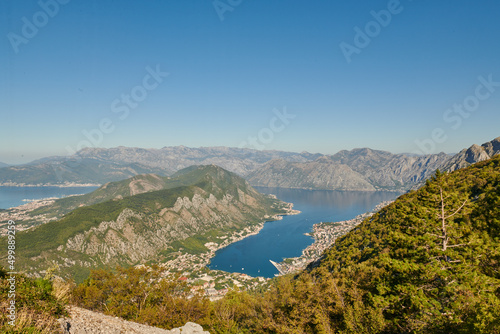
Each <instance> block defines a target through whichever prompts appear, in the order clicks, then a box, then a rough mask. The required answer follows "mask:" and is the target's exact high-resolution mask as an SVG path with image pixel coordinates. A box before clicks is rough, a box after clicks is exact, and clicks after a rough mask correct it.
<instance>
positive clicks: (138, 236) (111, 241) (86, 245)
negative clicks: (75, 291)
mask: <svg viewBox="0 0 500 334" xmlns="http://www.w3.org/2000/svg"><path fill="white" fill-rule="evenodd" d="M148 178H149V179H151V178H157V177H155V176H148V177H146V179H148ZM136 181H138V179H137V178H133V179H132V180H128V181H127V182H128V187H129V189H128V192H129V193H130V194H133V193H135V192H137V189H138V188H135V186H132V185H134V184H135V185H137V183H136ZM163 182H165V183H163ZM167 183H168V185H169V186H168V187H166V189H162V190H156V191H149V192H143V193H140V194H134V195H131V196H128V197H123V194H124V193H123V192H122V193H121V195H119V196H118V197H115V198H113V199H111V200H108V201H105V202H101V203H98V204H93V205H89V206H84V207H80V208H77V209H75V210H73V211H71V212H70V213H68V214H67V215H65V216H64V217H63V218H62V219H60V220H58V221H52V222H49V223H46V224H44V225H41V226H39V227H36V228H34V229H32V230H28V231H24V232H20V233H18V234H17V236H16V241H17V245H18V246H17V248H16V250H17V254H19V255H18V258H17V260H18V261H17V263H18V267H19V269H22V270H29V272H30V273H40V272H43V271H44V270H45V269H47V268H48V267H51V266H54V265H58V266H59V267H60V268H61V272H62V273H63V274H65V275H66V276H71V277H74V278H83V277H86V276H87V275H88V272H89V269H90V268H111V267H114V266H116V265H122V266H130V265H136V264H140V263H144V262H146V261H153V262H156V263H158V262H162V261H164V260H165V259H166V258H168V257H169V256H171V254H173V253H175V252H199V251H205V250H207V248H206V247H205V246H204V245H205V244H206V243H209V242H212V243H216V244H217V243H222V238H223V237H224V236H225V235H227V234H228V233H231V232H233V231H239V230H242V229H243V228H245V227H247V226H252V225H256V224H259V223H261V222H262V221H264V220H268V219H271V218H270V217H271V216H273V215H275V214H278V213H283V212H284V210H283V209H282V208H283V207H284V203H283V202H280V201H279V200H276V199H274V198H271V197H269V196H266V195H262V194H260V193H258V192H257V191H255V190H254V189H253V188H252V187H251V186H250V185H249V184H248V183H247V182H246V181H245V180H243V179H242V178H240V177H239V176H237V175H236V174H233V173H230V172H228V171H226V170H224V169H222V168H220V167H217V166H195V167H193V168H189V169H186V170H183V171H181V172H179V173H178V174H177V175H176V176H175V177H174V178H172V179H169V180H161V179H160V182H159V183H158V184H156V185H159V186H162V187H163V186H165V184H167ZM141 184H142V185H144V184H149V183H144V182H143V183H141ZM123 185H124V183H119V184H111V185H107V186H105V187H102V188H101V189H99V190H97V191H96V192H97V194H100V195H103V196H104V197H103V198H109V196H110V195H109V194H111V196H113V195H114V194H116V188H120V187H119V186H123ZM108 188H109V193H107V191H108ZM143 190H144V189H143V188H142V190H141V191H143ZM150 190H153V189H150ZM94 195H95V194H94ZM5 243H6V238H3V239H0V244H2V245H4V244H5ZM5 247H6V244H5ZM0 259H1V260H3V261H5V256H2V257H0ZM3 261H2V262H3Z"/></svg>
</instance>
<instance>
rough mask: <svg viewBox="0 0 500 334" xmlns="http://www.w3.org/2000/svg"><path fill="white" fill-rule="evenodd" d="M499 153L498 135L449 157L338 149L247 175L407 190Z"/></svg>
mask: <svg viewBox="0 0 500 334" xmlns="http://www.w3.org/2000/svg"><path fill="white" fill-rule="evenodd" d="M498 153H500V138H497V139H494V140H493V141H491V142H488V143H485V144H483V145H482V146H478V145H473V146H472V147H470V148H468V149H465V150H463V151H461V152H460V153H458V154H457V155H455V156H453V157H451V156H449V155H447V154H444V153H439V154H431V155H425V156H408V155H405V154H392V153H389V152H385V151H377V150H371V149H368V148H362V149H354V150H351V151H340V152H338V153H337V154H334V155H332V156H322V157H319V158H318V159H316V160H315V161H308V162H290V161H284V160H272V161H270V162H268V163H266V164H265V165H263V166H262V167H260V168H259V169H257V170H256V171H254V172H252V173H250V174H249V175H248V176H247V179H248V181H249V182H250V183H251V184H253V185H255V186H268V187H282V188H306V189H330V190H362V191H373V190H395V191H406V190H409V189H411V188H413V187H415V186H416V185H418V184H420V183H422V182H423V181H425V180H426V179H428V178H429V177H430V176H431V175H432V174H434V172H435V171H436V170H437V169H440V170H446V171H453V170H456V169H459V168H463V167H467V166H469V165H471V164H473V163H476V162H480V161H484V160H487V159H489V158H490V157H493V156H494V155H496V154H498Z"/></svg>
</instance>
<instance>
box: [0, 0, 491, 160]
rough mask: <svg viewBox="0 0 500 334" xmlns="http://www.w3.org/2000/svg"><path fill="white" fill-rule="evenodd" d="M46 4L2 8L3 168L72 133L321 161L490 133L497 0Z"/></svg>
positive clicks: (8, 0) (110, 142)
mask: <svg viewBox="0 0 500 334" xmlns="http://www.w3.org/2000/svg"><path fill="white" fill-rule="evenodd" d="M56 1H57V0H41V1H40V2H37V1H15V0H3V1H1V2H0V57H1V63H0V112H1V124H2V127H1V133H0V142H1V147H0V161H2V162H7V163H22V162H28V161H30V160H33V159H35V158H40V157H44V156H49V155H67V154H68V152H69V150H68V148H71V149H75V148H76V147H77V146H78V145H84V144H85V143H84V141H85V140H87V139H86V137H85V135H84V134H83V133H82V131H89V132H91V133H92V134H93V135H94V137H93V138H94V143H91V145H92V146H99V147H115V146H133V147H144V148H161V147H163V146H173V145H185V146H190V147H199V146H234V147H236V146H239V145H241V144H242V143H243V142H245V141H246V142H247V145H246V147H257V148H265V149H278V150H288V151H304V150H306V151H309V152H321V153H335V152H337V151H339V150H341V149H352V148H356V147H371V148H374V149H382V150H387V151H391V152H394V153H400V152H414V151H416V150H418V149H419V146H418V145H417V144H416V140H419V141H421V142H422V141H425V145H427V146H423V147H427V150H428V151H429V152H430V151H432V152H439V151H444V152H456V151H458V150H460V149H461V148H463V147H468V146H470V145H471V144H473V143H478V144H481V143H483V142H485V141H488V140H491V139H493V138H495V137H497V136H500V127H499V124H500V112H499V111H500V83H499V84H495V82H500V20H499V19H498V18H499V15H500V2H498V1H496V0H490V1H472V0H471V1H464V0H457V1H453V2H451V1H446V2H445V1H431V0H413V1H410V0H401V1H400V2H399V4H398V1H395V0H391V1H374V0H364V1H347V0H345V1H331V0H318V1H314V2H312V1H306V0H300V1H299V0H287V1H268V0H241V1H239V0H221V1H219V2H212V1H210V0H203V1H202V0H192V1H186V0H178V1H160V0H151V1H128V0H120V1H118V0H115V1H111V0H108V1H97V0H87V1H82V0H71V1H68V0H64V1H63V0H59V1H60V2H62V3H63V4H61V3H59V2H56ZM55 3H57V4H58V5H57V6H58V8H56V7H55V6H54V4H55ZM43 4H46V5H43ZM214 4H215V5H217V6H218V7H217V8H216V6H215V5H214ZM42 5H43V6H42ZM224 6H225V7H224ZM43 7H45V9H44V8H43ZM382 10H383V11H384V12H380V11H382ZM372 11H374V12H376V13H380V14H379V15H380V17H379V21H380V22H381V23H377V21H376V20H375V17H374V16H373V15H372ZM387 13H389V14H390V20H389V18H388V17H387V15H385V16H384V14H387ZM221 18H222V19H221ZM389 21H390V22H389ZM356 27H358V28H359V30H355V28H356ZM30 28H31V29H30ZM33 28H35V30H33ZM367 29H368V30H367ZM36 30H38V31H36ZM359 31H361V34H363V35H365V36H362V35H361V34H359ZM367 33H368V35H366V34H367ZM370 35H371V36H372V37H370ZM360 36H361V37H360ZM363 37H365V38H363ZM366 38H369V41H367V40H366ZM346 45H348V46H346ZM342 46H343V47H342ZM346 48H347V49H346ZM346 50H348V51H346ZM353 50H356V52H354V51H353ZM346 52H347V53H346ZM346 55H347V57H346ZM347 58H349V59H350V62H348V61H347ZM157 66H159V69H160V72H168V73H169V74H168V76H163V77H160V78H159V79H160V80H161V81H162V82H161V83H159V84H156V82H155V81H154V79H153V77H147V75H148V70H147V69H146V68H148V67H149V69H150V71H155V70H156V68H157ZM489 76H491V78H490V79H489V78H488V77H489ZM479 77H482V78H483V79H484V80H486V81H488V80H490V81H493V82H494V83H493V84H490V85H489V90H488V87H484V84H482V83H481V81H480V80H479V79H478V78H479ZM144 80H146V81H145V84H144V83H143V81H144ZM484 80H483V81H484ZM480 85H483V86H482V87H480ZM145 86H147V87H148V89H146V88H145ZM154 86H157V87H154ZM132 92H133V93H135V98H137V100H136V101H134V100H131V101H129V103H130V104H129V105H128V106H127V104H125V103H126V102H124V101H125V100H123V101H122V100H121V99H122V98H123V96H125V95H130V94H131V93H132ZM144 92H146V94H147V96H144V95H141V94H144ZM132 99H134V97H132ZM464 103H468V108H469V110H471V111H470V112H467V110H464V111H462V113H461V114H459V113H458V112H457V111H453V110H450V111H449V112H447V110H448V109H449V108H452V107H453V105H454V104H458V105H461V104H464ZM132 105H133V106H134V108H132V107H130V106H132ZM284 108H286V110H287V113H288V114H292V115H295V118H293V119H288V120H287V122H286V123H288V124H284V123H283V121H281V120H279V119H274V117H276V116H275V113H274V112H273V110H275V111H276V110H280V111H281V112H282V111H283V109H284ZM127 109H128V110H127ZM457 110H458V109H457ZM126 111H128V115H127V116H126V117H125V113H126ZM120 117H121V118H120ZM445 118H446V120H445ZM102 122H104V124H103V125H102V124H101V125H102V126H103V129H104V130H105V132H106V133H104V132H103V131H102V130H101V129H99V124H100V123H102ZM435 129H441V130H436V131H437V132H436V134H435V138H434V139H433V138H432V132H433V131H435ZM93 130H95V131H93ZM92 131H93V132H92ZM98 132H99V133H100V134H98ZM101 135H102V137H101ZM259 135H260V138H259ZM249 136H253V137H256V138H257V139H256V141H255V142H254V143H253V144H250V143H249V140H248V138H249ZM431 142H432V143H431ZM433 145H434V147H432V146H433Z"/></svg>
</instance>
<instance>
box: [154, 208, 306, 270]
mask: <svg viewBox="0 0 500 334" xmlns="http://www.w3.org/2000/svg"><path fill="white" fill-rule="evenodd" d="M299 213H301V211H299V210H295V209H293V203H287V206H286V207H285V212H283V213H280V214H276V215H273V216H264V221H262V222H260V223H258V224H255V225H252V226H247V227H245V228H244V229H243V230H242V231H240V232H235V233H234V234H232V235H226V236H223V237H220V238H221V239H222V240H223V241H222V242H221V243H220V244H217V243H215V242H208V243H206V244H205V245H204V246H205V247H207V248H208V250H209V251H208V252H205V253H201V254H189V253H183V254H179V255H178V256H177V257H176V258H175V259H172V260H169V261H167V262H165V263H162V266H163V267H165V268H167V269H168V270H169V271H170V270H172V269H174V270H178V271H183V270H198V269H202V268H203V267H206V268H208V266H209V265H210V261H211V259H212V258H214V257H215V255H216V252H217V251H219V250H221V249H224V248H226V247H227V246H229V245H231V244H234V243H236V242H238V241H241V240H243V239H245V238H248V237H250V236H252V235H257V234H259V232H260V231H261V230H262V229H263V228H264V225H265V224H266V223H267V222H273V221H279V220H282V219H283V216H290V215H297V214H299ZM208 269H210V268H208ZM210 270H213V269H210ZM217 271H220V270H217ZM247 276H248V275H247Z"/></svg>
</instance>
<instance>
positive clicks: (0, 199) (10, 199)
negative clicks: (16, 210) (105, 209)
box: [0, 187, 98, 209]
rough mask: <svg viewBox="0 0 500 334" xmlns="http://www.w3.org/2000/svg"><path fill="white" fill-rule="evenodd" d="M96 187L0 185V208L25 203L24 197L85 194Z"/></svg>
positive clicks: (30, 198) (38, 197) (36, 197)
mask: <svg viewBox="0 0 500 334" xmlns="http://www.w3.org/2000/svg"><path fill="white" fill-rule="evenodd" d="M97 188H98V187H67V188H59V187H0V209H8V208H12V207H15V206H19V205H23V204H26V203H27V201H23V200H24V199H27V200H33V199H42V198H49V197H57V198H61V197H66V196H69V195H80V194H86V193H89V192H91V191H94V190H96V189H97Z"/></svg>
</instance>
